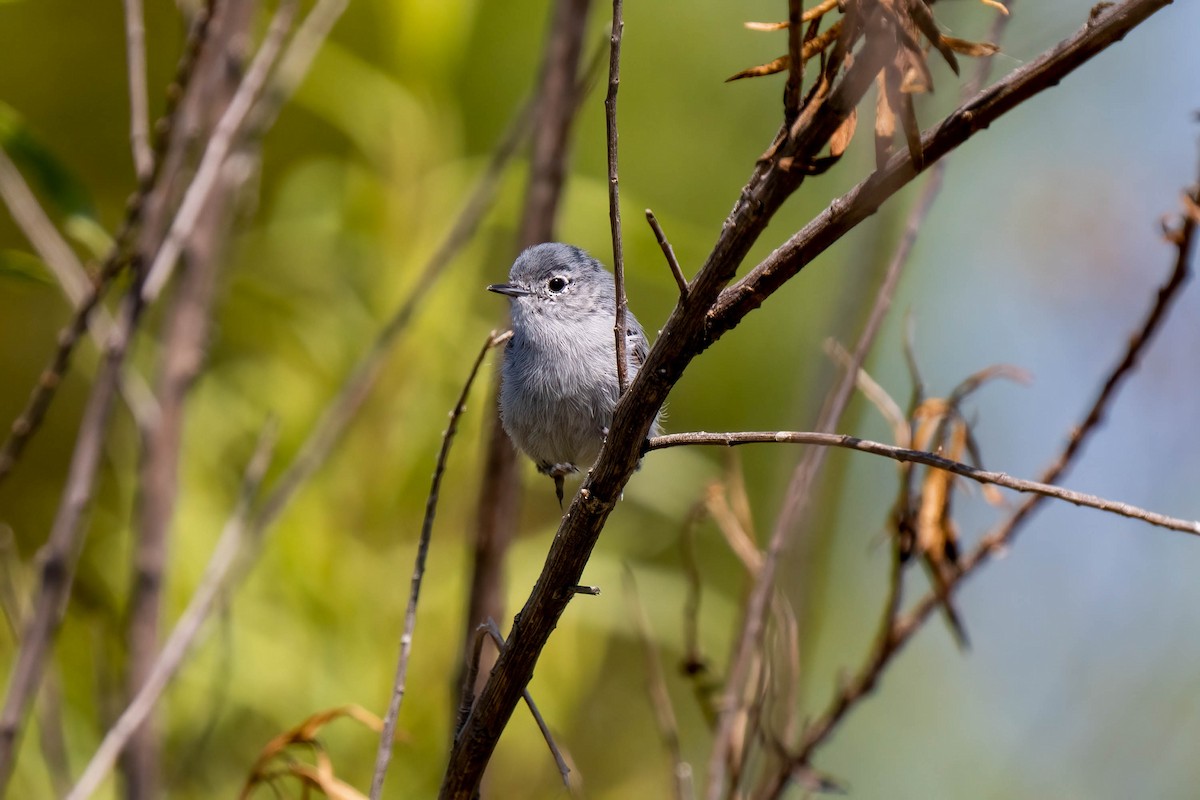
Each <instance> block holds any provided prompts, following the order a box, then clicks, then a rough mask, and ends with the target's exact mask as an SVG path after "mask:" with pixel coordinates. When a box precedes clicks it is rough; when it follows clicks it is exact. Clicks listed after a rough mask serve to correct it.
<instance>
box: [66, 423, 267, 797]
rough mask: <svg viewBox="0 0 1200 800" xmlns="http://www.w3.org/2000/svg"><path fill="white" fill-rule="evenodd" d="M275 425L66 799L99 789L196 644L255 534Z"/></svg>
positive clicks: (264, 432)
mask: <svg viewBox="0 0 1200 800" xmlns="http://www.w3.org/2000/svg"><path fill="white" fill-rule="evenodd" d="M278 428H279V426H278V425H277V424H276V423H275V421H274V420H270V421H268V422H267V424H266V425H265V426H264V427H263V430H262V433H260V434H259V437H258V443H257V445H255V448H254V454H253V455H252V456H251V457H250V461H249V462H248V463H247V464H246V470H245V473H244V475H243V476H242V486H241V491H240V493H239V495H238V501H237V505H236V506H235V507H234V510H233V513H232V515H231V516H230V518H229V521H228V522H226V523H225V527H224V528H223V529H222V531H221V536H220V538H219V539H218V540H217V544H216V547H214V548H213V554H212V558H210V559H209V562H208V565H207V566H206V567H205V568H204V575H203V576H202V577H201V579H200V584H199V586H197V587H196V592H195V594H193V595H192V599H191V600H189V601H188V605H187V608H186V609H184V612H183V614H182V616H180V618H179V622H178V623H176V625H175V628H174V630H172V631H171V635H170V637H169V638H168V639H167V642H166V644H164V645H163V649H162V652H161V653H159V656H158V658H157V659H156V660H155V662H154V666H153V668H152V669H151V670H150V674H149V676H148V677H147V678H146V681H145V683H143V684H142V686H141V688H140V689H139V690H138V693H137V694H136V695H135V696H134V698H133V699H132V700H131V701H130V703H129V705H128V706H127V707H126V708H125V710H124V711H123V712H121V716H120V717H119V718H118V719H117V721H116V723H115V724H114V725H113V726H112V727H111V728H110V729H109V730H108V732H107V733H106V734H105V735H104V739H103V741H101V742H100V746H99V747H98V748H97V749H96V752H95V753H94V754H93V755H92V758H91V761H89V762H88V765H87V767H86V768H84V770H83V773H82V774H81V775H80V776H79V780H78V781H77V782H76V784H75V788H74V789H72V790H71V793H70V794H69V795H67V798H66V800H84V799H85V798H87V797H91V796H92V794H94V793H95V792H96V790H97V789H99V788H100V784H101V782H102V781H103V780H104V778H105V776H106V775H107V774H108V771H109V770H110V769H112V765H113V763H114V762H115V761H116V759H117V756H118V755H120V753H121V750H122V749H123V748H124V747H125V744H126V742H128V741H129V737H130V736H132V735H133V734H134V732H135V731H136V730H137V729H138V728H139V727H140V726H141V724H142V722H143V721H144V720H145V719H146V717H147V716H148V715H149V714H150V712H151V711H153V710H154V707H155V706H156V705H157V704H158V700H159V698H160V697H161V696H162V693H163V691H164V690H165V689H166V688H167V685H168V684H170V682H171V680H172V679H173V678H174V677H175V674H176V673H177V672H178V671H179V668H180V666H181V665H182V664H183V660H184V658H185V657H186V656H187V654H188V652H189V651H190V650H191V647H192V645H193V644H194V643H195V640H196V636H197V635H198V634H199V633H200V629H201V627H202V626H203V625H204V622H205V620H207V619H208V615H209V613H210V611H211V610H212V607H213V605H214V603H215V602H216V599H217V598H218V597H219V596H221V594H222V593H223V592H224V591H225V589H226V587H227V584H228V576H229V573H230V570H231V569H232V567H233V566H234V564H236V563H237V560H238V557H239V556H240V555H241V554H242V552H243V551H244V550H245V548H246V546H247V544H248V543H251V542H252V540H253V538H254V536H255V533H256V532H255V530H254V526H253V524H252V516H251V510H252V507H253V503H254V498H255V497H256V496H257V494H258V489H259V486H260V485H261V484H262V478H263V475H264V474H265V473H266V471H267V467H268V466H269V465H270V463H271V453H272V452H273V451H274V448H275V441H276V438H277V433H278ZM248 540H249V541H248Z"/></svg>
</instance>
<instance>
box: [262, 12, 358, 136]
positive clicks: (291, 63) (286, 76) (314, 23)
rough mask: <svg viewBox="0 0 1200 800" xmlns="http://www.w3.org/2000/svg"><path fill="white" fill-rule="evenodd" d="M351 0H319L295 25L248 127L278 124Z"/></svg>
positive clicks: (265, 126)
mask: <svg viewBox="0 0 1200 800" xmlns="http://www.w3.org/2000/svg"><path fill="white" fill-rule="evenodd" d="M349 2H350V0H317V2H316V3H314V4H313V7H312V10H311V11H309V12H308V16H306V17H305V18H304V21H303V22H301V23H300V26H299V27H297V28H296V33H295V34H294V35H293V36H292V39H291V41H290V42H288V46H287V49H286V50H284V51H283V54H282V55H281V56H280V57H279V63H278V65H277V66H276V68H275V71H274V72H273V73H272V75H271V77H270V79H269V80H268V82H267V85H266V86H265V87H264V88H263V90H262V93H261V94H260V96H259V99H258V101H257V102H256V103H255V106H254V109H253V110H252V112H251V118H250V121H249V122H247V123H246V128H247V129H248V130H250V131H252V132H255V133H261V132H262V131H265V130H267V129H268V128H270V127H271V126H272V125H274V124H275V118H276V117H277V116H278V115H279V111H280V109H282V108H283V104H284V103H285V102H286V101H287V100H288V98H290V97H291V96H292V95H293V94H294V93H295V91H296V89H297V87H299V85H300V82H301V81H302V80H303V79H304V76H305V75H307V74H308V70H309V68H310V67H312V62H313V59H315V58H316V57H317V53H318V52H319V51H320V49H321V46H322V45H323V44H325V40H326V39H328V38H329V33H330V31H332V30H333V26H334V25H335V24H337V21H338V20H339V19H341V16H342V12H344V11H345V10H346V6H347V4H348V3H349Z"/></svg>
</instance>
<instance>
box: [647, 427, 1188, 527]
mask: <svg viewBox="0 0 1200 800" xmlns="http://www.w3.org/2000/svg"><path fill="white" fill-rule="evenodd" d="M771 442H774V443H779V444H782V443H786V444H809V445H816V446H818V447H840V448H844V449H846V450H857V451H859V452H860V453H870V454H872V455H877V456H883V457H885V458H890V459H892V460H894V461H905V462H907V461H911V462H914V463H917V464H924V465H925V466H927V467H933V468H935V469H941V470H945V471H946V472H952V473H954V474H955V475H961V476H963V477H964V478H970V479H971V480H973V481H977V482H979V483H991V484H995V485H996V486H1001V487H1003V488H1005V489H1012V490H1013V491H1016V492H1024V493H1028V494H1037V495H1043V496H1045V497H1053V498H1055V499H1056V500H1064V501H1066V502H1068V503H1071V504H1073V505H1077V506H1085V507H1087V508H1095V509H1098V510H1100V511H1108V512H1110V513H1112V514H1117V515H1119V516H1122V517H1129V518H1130V519H1138V520H1141V521H1143V522H1148V523H1150V524H1151V525H1154V526H1156V527H1159V528H1167V529H1169V530H1173V531H1182V532H1183V533H1191V534H1195V535H1197V536H1200V522H1197V521H1194V520H1187V519H1179V518H1176V517H1169V516H1166V515H1165V514H1158V513H1156V512H1153V511H1147V510H1145V509H1142V508H1138V507H1137V506H1132V505H1130V504H1128V503H1120V502H1117V501H1115V500H1106V499H1104V498H1102V497H1096V496H1095V495H1090V494H1084V493H1083V492H1076V491H1072V490H1071V489H1064V488H1062V487H1060V486H1054V485H1052V484H1048V483H1044V482H1041V481H1030V480H1025V479H1023V478H1013V477H1011V476H1009V475H1006V474H1005V473H1003V472H989V471H988V470H984V469H978V468H976V467H972V466H971V465H970V464H964V463H962V462H961V461H952V460H950V459H948V458H942V457H941V456H939V455H936V454H934V453H927V452H925V451H923V450H909V449H907V448H903V447H895V446H893V445H890V444H883V443H882V442H874V441H870V440H868V439H859V438H857V437H855V436H847V435H845V434H840V433H817V432H807V431H738V432H735V433H708V432H704V431H701V432H698V433H669V434H666V435H664V436H655V437H653V438H651V439H650V441H649V442H647V444H646V450H647V451H651V450H663V449H665V448H668V447H680V446H682V445H721V446H724V447H734V446H736V445H743V444H764V443H771Z"/></svg>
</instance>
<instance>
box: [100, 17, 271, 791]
mask: <svg viewBox="0 0 1200 800" xmlns="http://www.w3.org/2000/svg"><path fill="white" fill-rule="evenodd" d="M255 7H256V4H255V3H225V4H223V5H222V6H221V7H220V8H218V10H217V13H216V16H215V17H214V19H213V22H212V23H211V25H212V32H211V33H210V35H209V39H208V44H207V46H206V47H205V49H204V52H203V53H202V54H201V56H200V58H201V63H200V64H199V65H198V66H197V71H198V73H199V74H198V76H197V79H196V80H194V81H192V83H191V84H190V85H189V87H188V93H187V96H186V97H185V98H183V100H182V108H181V119H182V120H183V121H184V122H183V124H184V125H185V126H186V129H187V130H188V131H190V132H191V136H190V137H182V136H181V137H179V138H181V139H185V138H194V139H195V140H197V141H202V140H203V139H204V137H207V136H209V135H211V133H212V131H213V128H214V126H215V125H216V124H217V122H218V120H219V119H220V117H221V115H222V114H223V113H224V111H225V109H226V107H227V104H228V103H229V102H230V100H231V98H232V96H233V94H234V93H235V92H236V90H237V88H238V78H239V75H240V67H239V69H237V70H231V69H230V68H229V67H230V65H233V64H238V65H240V64H241V63H242V55H243V54H242V51H243V49H244V46H245V42H246V41H248V32H249V30H250V29H251V27H252V25H253V22H254V17H255ZM251 148H252V143H243V144H242V145H241V146H240V149H241V150H242V151H243V152H245V153H249V152H250V150H251ZM189 150H190V148H180V147H171V148H168V150H167V153H166V154H165V155H164V172H163V174H162V176H161V182H162V183H161V189H160V192H161V195H162V196H164V197H175V196H177V195H176V191H177V189H178V188H182V187H181V186H179V184H182V182H183V180H185V176H186V174H187V171H188V167H189V166H190V165H191V160H190V158H191V154H190V153H189V152H188V151H189ZM247 175H248V171H247V170H245V169H239V168H237V166H236V162H234V161H233V160H227V161H226V162H225V164H224V165H223V166H222V168H221V169H220V174H219V176H218V178H217V182H216V185H215V186H214V189H213V191H212V192H210V193H209V197H208V199H207V200H206V202H205V203H204V205H203V208H202V210H201V212H200V214H199V216H198V217H197V220H196V225H195V226H194V227H193V228H192V230H191V231H190V233H189V235H188V239H187V241H186V242H185V243H184V247H185V265H184V268H182V269H181V273H182V274H181V276H180V281H179V284H178V286H177V287H176V291H175V292H174V293H173V296H172V297H171V298H169V303H168V308H167V310H166V312H165V314H164V318H163V322H162V333H161V338H162V347H161V348H160V359H159V365H158V375H157V386H156V388H157V391H158V401H159V413H158V415H157V420H156V423H155V424H153V425H145V426H143V427H142V429H141V433H142V448H141V459H140V461H139V465H138V488H137V494H136V502H135V516H134V520H135V527H134V532H135V537H134V545H133V554H132V559H131V560H132V565H131V566H132V568H131V573H132V575H131V578H132V579H131V585H130V590H129V603H128V613H127V621H126V633H125V637H126V644H127V657H126V661H125V676H124V679H125V687H126V688H125V697H126V699H128V698H132V697H135V696H136V695H137V694H138V692H139V691H140V690H141V688H142V686H143V685H144V684H145V682H146V681H147V680H148V679H149V677H150V675H151V673H152V670H153V669H154V665H155V663H156V660H157V656H158V653H159V648H160V646H161V640H160V617H161V614H162V602H163V596H164V589H165V583H166V578H165V574H166V562H167V558H168V550H169V547H168V543H169V539H170V536H169V534H170V529H171V521H172V519H173V517H174V511H175V504H176V496H177V490H178V487H177V483H178V472H179V464H180V451H181V446H182V441H183V429H184V423H185V419H186V401H187V397H188V394H189V391H190V389H191V386H192V383H193V382H194V381H195V379H196V377H197V376H198V375H199V374H200V371H201V369H202V366H203V364H204V356H205V348H206V345H207V344H208V337H209V330H210V327H211V309H212V304H213V302H214V297H215V294H216V285H217V275H218V273H219V271H220V266H221V264H222V263H223V259H222V253H223V249H224V245H225V242H226V241H227V239H228V236H229V232H230V230H231V229H232V225H233V213H232V212H233V209H234V205H235V202H234V201H235V198H236V195H237V193H238V190H239V188H240V187H241V186H242V185H243V183H244V182H245V179H246V177H247ZM156 239H157V237H155V236H153V235H147V236H144V237H143V238H142V241H141V242H140V243H139V250H138V253H139V259H141V260H142V262H143V263H144V262H145V261H148V260H150V259H151V258H153V248H154V247H155V246H156V245H157V241H156ZM155 722H156V720H155V718H154V715H153V712H151V714H149V715H147V718H146V719H145V721H144V722H143V723H142V725H141V726H140V727H139V728H138V729H137V730H136V731H135V732H134V733H133V734H132V735H131V736H130V737H129V741H128V744H127V746H126V747H125V749H124V752H123V753H122V754H121V762H120V771H121V777H122V783H123V785H124V790H125V794H126V797H127V798H128V800H143V799H147V800H148V799H149V798H156V797H159V796H161V795H162V786H161V777H160V773H161V766H160V762H161V746H162V742H161V737H160V735H159V731H158V729H157V728H156V725H155Z"/></svg>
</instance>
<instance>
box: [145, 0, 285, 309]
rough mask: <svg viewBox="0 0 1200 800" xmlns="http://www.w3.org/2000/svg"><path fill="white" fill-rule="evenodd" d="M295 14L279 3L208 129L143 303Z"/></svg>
mask: <svg viewBox="0 0 1200 800" xmlns="http://www.w3.org/2000/svg"><path fill="white" fill-rule="evenodd" d="M295 11H296V2H295V0H281V2H280V3H279V6H278V8H277V9H276V10H275V16H274V17H272V19H271V24H270V26H269V27H268V28H267V33H266V36H265V37H264V38H263V42H262V45H261V46H259V48H258V52H257V53H255V54H254V60H253V61H251V62H250V66H249V68H248V69H247V70H246V75H245V77H244V78H242V82H241V84H240V85H239V86H238V89H237V92H236V93H235V94H234V96H233V99H232V100H230V101H229V106H228V107H227V108H226V109H225V113H224V114H222V115H221V119H220V121H218V122H217V125H216V128H214V129H213V133H212V136H211V137H209V139H208V144H207V145H205V148H204V155H203V156H202V157H201V159H200V164H199V165H198V166H197V167H196V174H195V176H194V177H193V178H192V182H191V184H190V185H189V186H188V188H187V192H186V193H185V194H184V196H183V202H182V203H180V205H179V210H178V211H177V212H176V213H175V218H174V219H173V220H172V221H171V227H170V228H169V229H168V230H167V235H166V238H165V239H163V242H162V245H161V246H160V247H159V249H158V254H157V255H156V256H155V257H154V261H153V263H152V264H151V265H150V269H149V271H148V272H147V273H146V280H145V283H144V284H143V285H142V299H143V300H144V301H145V302H147V303H152V302H154V300H156V299H157V298H158V295H159V293H160V292H162V290H163V287H164V286H166V284H167V281H168V280H169V279H170V277H171V272H172V271H173V270H174V268H175V263H176V262H177V261H178V260H179V255H180V253H181V252H182V251H183V245H184V242H186V241H187V239H188V235H189V233H190V231H191V229H192V228H193V227H194V226H195V225H196V221H197V220H198V219H199V218H200V212H201V211H203V209H204V204H205V201H207V200H208V196H209V194H210V193H211V192H212V190H213V187H214V186H216V184H217V179H218V178H219V177H220V174H221V167H222V165H223V164H224V163H225V158H226V157H227V156H228V155H229V152H230V150H231V149H232V148H233V146H234V144H235V141H236V139H237V137H238V134H239V133H240V132H241V130H242V126H243V123H244V122H245V121H246V117H247V115H248V114H249V113H250V110H251V109H252V108H253V107H254V104H255V102H256V101H257V100H258V97H259V94H260V92H261V91H262V88H263V85H264V84H265V83H266V82H267V78H268V76H269V75H270V74H271V68H272V67H273V66H274V64H275V59H276V58H277V57H278V56H279V52H280V50H282V48H283V43H284V39H285V38H286V36H287V32H288V29H289V28H291V26H292V18H293V17H294V16H295Z"/></svg>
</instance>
